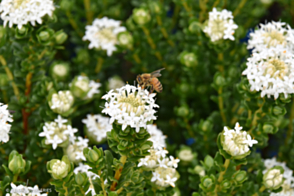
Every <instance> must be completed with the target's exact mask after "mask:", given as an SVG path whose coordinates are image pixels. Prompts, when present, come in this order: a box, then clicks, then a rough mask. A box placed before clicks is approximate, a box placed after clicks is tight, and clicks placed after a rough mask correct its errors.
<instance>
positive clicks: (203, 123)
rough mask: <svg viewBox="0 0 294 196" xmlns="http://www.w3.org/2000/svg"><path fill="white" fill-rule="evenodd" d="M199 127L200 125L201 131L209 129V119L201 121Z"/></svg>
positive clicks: (210, 125)
mask: <svg viewBox="0 0 294 196" xmlns="http://www.w3.org/2000/svg"><path fill="white" fill-rule="evenodd" d="M200 127H201V129H202V131H204V132H206V131H208V130H210V129H211V127H212V124H211V122H210V121H208V120H206V121H203V122H201V123H200Z"/></svg>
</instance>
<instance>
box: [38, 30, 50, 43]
mask: <svg viewBox="0 0 294 196" xmlns="http://www.w3.org/2000/svg"><path fill="white" fill-rule="evenodd" d="M39 38H40V39H41V40H42V41H44V42H46V41H48V40H49V38H50V34H49V33H48V32H47V31H41V32H40V33H39Z"/></svg>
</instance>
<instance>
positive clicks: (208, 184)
mask: <svg viewBox="0 0 294 196" xmlns="http://www.w3.org/2000/svg"><path fill="white" fill-rule="evenodd" d="M214 187H215V177H214V176H213V175H211V176H204V177H203V178H202V179H201V184H200V188H201V189H203V190H204V191H209V190H212V189H214Z"/></svg>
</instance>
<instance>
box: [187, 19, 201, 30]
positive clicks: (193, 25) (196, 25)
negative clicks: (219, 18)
mask: <svg viewBox="0 0 294 196" xmlns="http://www.w3.org/2000/svg"><path fill="white" fill-rule="evenodd" d="M201 26H202V25H201V24H200V23H199V22H196V21H194V22H192V23H191V24H190V25H189V31H190V32H191V33H200V32H201V31H202V27H201Z"/></svg>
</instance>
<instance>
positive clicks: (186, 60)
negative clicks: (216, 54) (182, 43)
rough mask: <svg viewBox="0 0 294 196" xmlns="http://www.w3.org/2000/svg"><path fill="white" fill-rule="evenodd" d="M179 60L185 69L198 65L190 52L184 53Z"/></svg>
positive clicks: (194, 56)
mask: <svg viewBox="0 0 294 196" xmlns="http://www.w3.org/2000/svg"><path fill="white" fill-rule="evenodd" d="M179 58H180V61H181V63H182V64H183V65H186V66H187V67H194V66H197V64H198V60H197V56H196V55H195V54H194V53H192V52H187V51H184V52H182V53H181V54H180V56H179Z"/></svg>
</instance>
